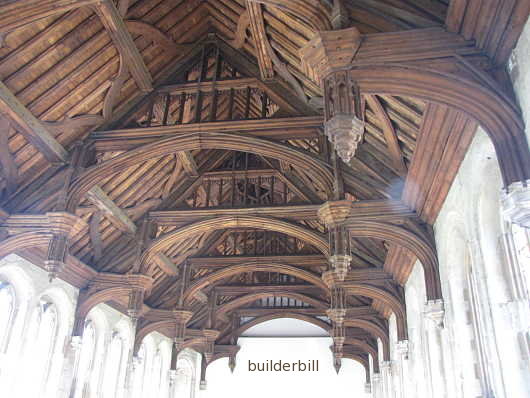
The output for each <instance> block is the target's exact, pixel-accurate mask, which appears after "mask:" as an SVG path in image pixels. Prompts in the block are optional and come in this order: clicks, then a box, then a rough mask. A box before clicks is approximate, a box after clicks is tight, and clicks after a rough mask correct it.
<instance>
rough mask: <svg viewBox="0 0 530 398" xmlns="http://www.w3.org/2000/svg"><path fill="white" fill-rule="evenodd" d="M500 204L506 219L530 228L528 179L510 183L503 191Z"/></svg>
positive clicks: (529, 189)
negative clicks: (506, 189) (505, 190)
mask: <svg viewBox="0 0 530 398" xmlns="http://www.w3.org/2000/svg"><path fill="white" fill-rule="evenodd" d="M501 205H502V214H503V216H504V218H505V219H506V220H508V221H511V222H513V223H514V224H518V225H520V226H522V227H526V228H530V180H527V181H519V182H514V183H512V184H511V185H510V186H509V187H508V191H507V192H503V194H502V197H501Z"/></svg>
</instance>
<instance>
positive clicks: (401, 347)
mask: <svg viewBox="0 0 530 398" xmlns="http://www.w3.org/2000/svg"><path fill="white" fill-rule="evenodd" d="M396 350H397V352H398V354H399V355H401V356H402V357H403V358H404V359H409V341H408V340H400V341H398V342H397V344H396Z"/></svg>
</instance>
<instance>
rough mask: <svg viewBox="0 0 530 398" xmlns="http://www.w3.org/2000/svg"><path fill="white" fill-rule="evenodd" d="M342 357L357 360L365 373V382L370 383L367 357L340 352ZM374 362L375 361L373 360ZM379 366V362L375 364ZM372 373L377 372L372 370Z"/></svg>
mask: <svg viewBox="0 0 530 398" xmlns="http://www.w3.org/2000/svg"><path fill="white" fill-rule="evenodd" d="M342 357H343V358H346V359H351V360H353V361H356V362H359V363H360V364H361V365H363V367H364V372H365V375H366V383H368V384H370V361H369V360H368V359H367V358H364V357H362V356H360V355H356V354H351V353H344V354H342ZM374 364H375V362H374ZM377 367H379V364H378V365H377ZM374 369H375V367H374ZM374 373H377V372H375V371H374Z"/></svg>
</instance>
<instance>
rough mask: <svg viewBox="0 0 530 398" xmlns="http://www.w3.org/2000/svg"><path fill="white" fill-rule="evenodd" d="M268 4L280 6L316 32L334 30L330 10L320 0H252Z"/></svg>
mask: <svg viewBox="0 0 530 398" xmlns="http://www.w3.org/2000/svg"><path fill="white" fill-rule="evenodd" d="M251 1H252V2H254V3H261V4H265V5H268V6H273V7H278V8H280V9H281V10H283V11H286V12H288V13H290V14H292V15H294V16H295V17H298V18H300V19H302V20H304V21H305V22H306V23H307V24H308V25H309V26H311V27H312V28H313V29H314V30H315V32H318V31H321V30H333V25H332V23H331V15H330V10H329V9H328V8H327V7H326V6H325V5H324V4H323V2H322V1H319V0H251Z"/></svg>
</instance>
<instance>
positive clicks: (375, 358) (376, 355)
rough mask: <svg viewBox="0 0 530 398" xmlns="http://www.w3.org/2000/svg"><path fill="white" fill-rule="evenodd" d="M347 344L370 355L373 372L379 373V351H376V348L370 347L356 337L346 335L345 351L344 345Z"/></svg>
mask: <svg viewBox="0 0 530 398" xmlns="http://www.w3.org/2000/svg"><path fill="white" fill-rule="evenodd" d="M348 345H351V346H353V347H356V348H358V349H360V350H361V351H362V352H366V353H367V354H369V355H371V356H372V362H373V364H374V372H375V373H379V353H378V352H377V348H374V347H372V346H371V345H370V344H368V343H367V342H366V341H363V340H360V339H356V338H353V337H346V338H345V339H344V351H347V348H346V346H348ZM376 369H377V370H376Z"/></svg>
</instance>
